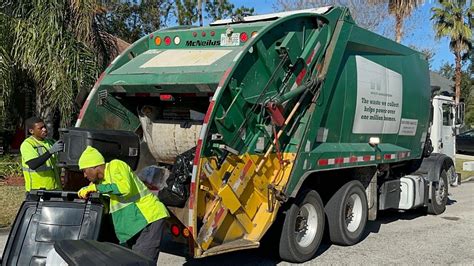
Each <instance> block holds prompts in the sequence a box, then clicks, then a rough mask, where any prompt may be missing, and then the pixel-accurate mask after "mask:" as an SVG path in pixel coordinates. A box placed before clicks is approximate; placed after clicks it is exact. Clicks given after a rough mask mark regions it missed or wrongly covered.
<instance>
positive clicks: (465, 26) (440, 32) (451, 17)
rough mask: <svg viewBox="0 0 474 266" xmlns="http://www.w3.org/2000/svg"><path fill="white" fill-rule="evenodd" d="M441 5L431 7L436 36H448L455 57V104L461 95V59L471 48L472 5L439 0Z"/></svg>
mask: <svg viewBox="0 0 474 266" xmlns="http://www.w3.org/2000/svg"><path fill="white" fill-rule="evenodd" d="M440 4H441V7H436V8H432V11H433V16H432V17H431V20H433V21H434V27H435V31H436V38H437V39H440V38H442V37H449V38H450V42H449V48H450V49H451V51H452V52H453V54H454V57H455V64H456V65H455V68H454V86H455V91H456V104H458V103H459V100H460V97H461V61H462V59H463V58H465V57H467V55H468V53H469V51H470V50H471V49H472V30H471V29H470V21H471V20H472V18H473V16H474V6H472V5H470V6H469V7H466V8H465V6H466V2H465V1H440Z"/></svg>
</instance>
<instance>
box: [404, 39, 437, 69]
mask: <svg viewBox="0 0 474 266" xmlns="http://www.w3.org/2000/svg"><path fill="white" fill-rule="evenodd" d="M408 47H410V48H411V49H413V50H417V51H418V52H420V53H422V54H423V55H424V56H425V59H426V61H428V67H429V69H431V67H432V63H433V58H434V56H435V51H434V48H428V47H424V48H419V47H417V46H415V45H413V44H410V45H408Z"/></svg>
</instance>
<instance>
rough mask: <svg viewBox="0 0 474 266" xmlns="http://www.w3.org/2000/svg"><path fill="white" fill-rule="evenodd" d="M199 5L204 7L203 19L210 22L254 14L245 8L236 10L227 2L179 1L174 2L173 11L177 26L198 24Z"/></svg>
mask: <svg viewBox="0 0 474 266" xmlns="http://www.w3.org/2000/svg"><path fill="white" fill-rule="evenodd" d="M199 4H201V5H204V11H205V15H204V17H205V18H208V19H211V20H218V19H223V18H230V17H234V16H237V15H240V16H245V15H253V14H254V12H255V10H254V9H253V8H249V7H245V6H241V7H239V8H236V7H235V6H234V4H232V3H230V1H228V0H203V1H196V0H179V1H176V9H175V10H174V14H175V16H176V19H177V20H176V22H177V23H178V24H179V25H192V24H194V23H196V22H198V20H199V16H198V14H199ZM201 8H202V7H201ZM200 24H202V22H200Z"/></svg>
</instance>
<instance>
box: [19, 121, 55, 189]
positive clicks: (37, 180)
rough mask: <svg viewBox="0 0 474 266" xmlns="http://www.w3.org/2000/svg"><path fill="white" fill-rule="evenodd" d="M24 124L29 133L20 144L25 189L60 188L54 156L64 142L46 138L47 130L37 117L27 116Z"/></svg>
mask: <svg viewBox="0 0 474 266" xmlns="http://www.w3.org/2000/svg"><path fill="white" fill-rule="evenodd" d="M25 126H26V128H27V129H28V132H29V133H30V134H31V136H30V137H28V138H26V139H25V140H24V141H23V143H22V144H21V146H20V152H21V165H22V168H23V176H24V178H25V190H26V191H27V192H28V191H30V190H32V189H46V190H60V189H61V179H60V174H61V171H60V169H59V168H58V167H57V166H56V160H57V158H56V156H57V153H58V152H59V151H62V150H63V148H64V144H63V143H62V142H61V141H56V142H54V140H52V139H48V138H47V135H48V130H47V128H46V126H45V124H44V122H43V120H42V119H40V118H38V117H31V118H28V119H27V120H26V121H25Z"/></svg>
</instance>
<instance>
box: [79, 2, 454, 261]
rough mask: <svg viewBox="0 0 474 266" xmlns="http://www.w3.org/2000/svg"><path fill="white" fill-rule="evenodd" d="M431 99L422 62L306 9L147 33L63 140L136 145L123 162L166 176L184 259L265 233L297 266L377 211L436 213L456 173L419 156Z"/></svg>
mask: <svg viewBox="0 0 474 266" xmlns="http://www.w3.org/2000/svg"><path fill="white" fill-rule="evenodd" d="M431 97H432V95H431V89H430V79H429V72H428V64H427V61H426V60H425V58H424V56H423V55H422V54H421V53H419V52H417V51H414V50H412V49H410V48H408V47H405V46H403V45H401V44H398V43H396V42H394V41H392V40H389V39H387V38H384V37H382V36H380V35H377V34H375V33H373V32H370V31H368V30H366V29H363V28H361V27H359V26H357V25H356V24H355V23H354V20H353V19H352V18H351V15H350V13H349V11H348V10H347V9H346V8H341V7H321V8H316V9H309V10H300V11H293V12H284V13H274V14H268V15H257V16H249V17H243V18H242V17H237V18H233V19H228V20H219V21H216V22H213V23H211V24H210V25H209V26H206V27H174V28H169V29H162V30H158V31H156V32H153V33H151V34H149V35H147V36H145V37H143V38H142V39H140V40H139V41H137V42H136V43H134V44H133V45H132V46H130V47H129V48H128V49H127V50H126V51H124V52H123V53H122V54H121V55H120V56H118V57H117V58H116V59H115V60H114V61H113V62H112V63H111V64H110V66H108V68H107V69H106V70H105V72H104V73H103V74H102V75H101V76H100V78H99V79H98V81H97V83H96V84H95V86H94V87H93V89H92V90H91V92H90V94H89V95H88V97H87V99H86V100H85V103H84V105H83V107H82V109H81V112H80V115H79V118H78V120H77V124H76V127H78V128H81V129H84V130H87V129H94V130H98V129H99V130H102V129H104V130H105V129H107V130H122V131H130V132H134V133H135V134H136V135H138V136H139V138H140V141H141V142H140V146H139V152H136V150H135V151H134V152H133V153H132V154H131V156H138V157H139V160H138V168H139V169H145V168H147V167H150V166H158V167H161V168H163V169H165V170H168V171H169V174H168V175H163V176H168V178H167V179H166V186H164V187H165V188H163V190H160V191H159V192H158V195H160V198H161V199H162V200H163V201H164V202H166V203H167V204H168V205H169V209H170V211H171V213H173V219H174V221H170V225H169V229H170V230H171V233H172V235H173V238H174V239H175V240H176V241H182V242H185V243H187V245H186V247H187V248H188V249H189V251H190V254H191V256H193V257H196V258H200V257H206V256H210V255H214V254H221V253H224V252H230V251H234V250H241V249H249V248H256V247H258V246H259V245H260V241H261V240H262V238H263V236H264V235H265V234H266V233H267V232H268V231H269V229H270V227H271V226H272V225H275V226H276V224H277V222H280V223H279V224H280V227H279V229H278V230H276V232H278V233H279V235H278V236H277V238H278V240H279V241H278V242H275V248H277V249H278V252H279V256H280V257H281V258H282V259H284V260H287V261H291V262H303V261H307V260H310V259H311V258H313V257H314V256H315V254H316V251H317V250H318V247H319V245H320V243H321V239H322V237H323V233H324V231H325V230H327V232H329V238H330V241H331V242H332V243H334V244H338V245H353V244H355V243H357V242H358V241H360V239H361V238H362V236H363V232H364V227H365V225H366V223H367V221H368V220H374V219H376V217H377V212H378V211H380V210H386V209H403V210H407V209H414V208H426V210H427V212H429V213H431V214H440V213H442V212H444V210H445V208H446V202H447V199H448V187H449V184H450V183H451V182H452V180H454V179H455V171H454V164H453V161H452V159H451V158H450V157H448V156H446V155H443V154H438V153H433V152H432V145H431V141H430V125H431V123H432V121H431V120H432V115H431V113H432V111H431V107H430V106H431V102H430V101H431ZM178 166H179V167H178ZM177 169H178V170H179V169H181V170H179V174H177V173H174V172H173V171H177ZM163 182H164V181H163ZM163 191H168V192H167V193H164V194H163V193H162V192H163ZM163 195H164V196H163Z"/></svg>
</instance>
